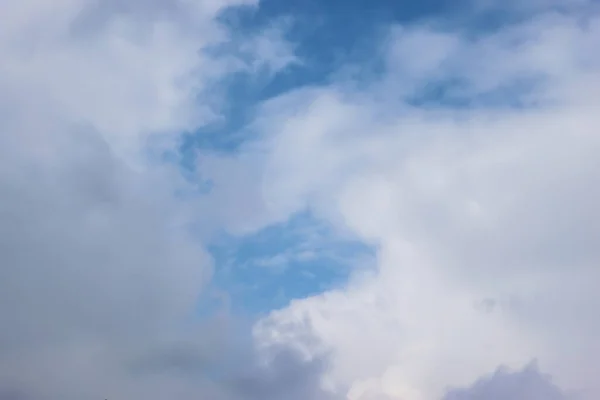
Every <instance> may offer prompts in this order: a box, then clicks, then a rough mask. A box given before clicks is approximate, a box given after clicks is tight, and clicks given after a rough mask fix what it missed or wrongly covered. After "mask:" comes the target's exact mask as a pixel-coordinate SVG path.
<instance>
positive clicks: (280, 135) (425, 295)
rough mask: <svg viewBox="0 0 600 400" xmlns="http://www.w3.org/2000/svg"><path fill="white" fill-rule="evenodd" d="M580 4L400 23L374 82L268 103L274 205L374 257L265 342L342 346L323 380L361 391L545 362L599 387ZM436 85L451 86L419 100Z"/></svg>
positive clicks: (266, 326)
mask: <svg viewBox="0 0 600 400" xmlns="http://www.w3.org/2000/svg"><path fill="white" fill-rule="evenodd" d="M586 11H587V15H585V16H583V15H582V14H581V13H578V14H576V15H575V14H573V15H572V14H557V13H551V12H548V13H543V14H540V15H538V16H536V18H533V19H531V20H528V21H526V22H524V23H522V24H521V25H517V26H512V27H508V28H505V29H502V30H501V31H499V32H496V33H493V34H488V35H483V36H481V37H478V38H475V39H472V38H471V39H469V38H465V37H463V36H461V35H460V34H455V33H452V32H450V33H447V32H442V33H439V32H436V31H435V30H434V28H430V27H427V26H425V27H418V26H417V27H411V28H402V29H395V30H394V32H393V33H392V34H393V35H394V36H393V40H391V41H390V47H389V53H388V54H390V57H389V58H388V59H389V60H391V61H390V64H389V65H388V69H387V70H386V73H385V74H384V76H383V77H382V78H381V80H379V81H377V82H375V83H372V84H371V85H369V86H368V88H367V89H366V90H359V89H356V88H355V87H356V86H354V85H352V84H347V82H343V81H339V82H334V83H333V84H331V85H330V86H328V87H324V88H319V89H310V90H300V91H297V92H295V93H292V94H286V95H284V96H282V97H281V98H279V99H276V100H273V101H271V102H270V103H269V104H267V105H266V106H265V108H264V110H263V113H262V115H261V117H260V118H259V122H258V124H259V126H261V127H262V128H264V129H265V130H266V132H267V134H266V138H265V141H264V148H267V149H268V151H267V152H266V154H267V155H266V159H265V160H263V161H261V163H262V164H261V165H262V167H261V168H263V181H262V182H263V190H262V193H261V194H262V196H264V199H265V200H264V202H265V204H267V205H268V207H270V208H269V209H270V210H271V211H272V212H274V213H278V214H281V213H283V214H285V213H286V212H293V211H294V210H297V209H300V208H302V207H304V206H305V205H308V206H310V207H311V208H312V209H313V210H315V212H316V213H317V214H319V215H320V216H321V217H323V218H326V219H328V220H330V221H332V222H334V223H335V224H337V226H338V227H339V228H340V229H342V230H346V229H350V230H351V231H353V232H354V233H356V234H358V235H360V236H361V237H362V238H363V239H364V240H365V241H367V242H369V243H372V244H375V245H376V246H377V247H378V267H377V268H376V270H375V271H373V273H372V274H367V275H363V274H362V273H361V275H359V276H356V277H355V278H353V279H352V280H351V282H350V283H349V284H348V286H347V287H346V288H344V289H341V290H335V291H331V292H327V293H324V294H322V295H319V296H314V297H311V298H307V299H303V300H298V301H294V302H292V303H291V304H290V305H289V307H287V308H285V309H282V310H279V311H276V312H273V313H272V314H271V315H270V316H269V317H268V318H266V319H265V320H263V321H261V322H260V323H259V324H258V325H257V326H256V329H255V333H256V337H257V340H259V341H260V342H261V343H262V344H263V345H264V346H267V347H268V346H269V345H271V344H273V343H277V344H281V343H284V344H289V345H292V346H296V347H298V348H299V349H302V350H303V351H304V352H305V354H306V355H307V356H308V357H318V356H319V355H320V354H330V355H331V357H332V363H331V366H330V368H329V369H328V371H327V373H326V374H325V375H324V382H325V383H326V384H328V385H329V386H330V388H332V389H334V390H337V391H339V392H341V393H345V392H346V391H347V390H350V392H349V393H350V394H351V396H352V397H353V398H357V399H358V398H364V399H370V398H376V396H384V395H385V396H390V397H391V398H402V399H407V400H416V399H424V400H429V399H439V398H441V397H443V395H444V393H445V391H446V389H447V388H448V387H449V386H467V385H469V384H470V382H472V381H474V380H475V379H477V378H478V377H480V376H481V375H483V374H487V373H489V372H490V371H493V370H494V369H496V367H497V366H499V365H508V366H511V367H515V368H521V367H522V366H523V365H525V364H527V363H528V362H529V361H530V360H531V359H533V358H537V359H538V360H539V364H540V367H541V368H542V370H544V371H548V372H549V373H551V374H552V375H553V376H554V377H555V378H556V380H557V382H558V384H559V385H560V386H562V387H565V388H569V389H571V388H574V389H580V390H582V393H584V395H585V396H588V397H585V398H595V397H596V396H597V395H598V393H600V387H598V385H597V383H596V382H597V380H596V378H595V376H594V374H593V372H592V371H595V370H597V368H598V367H599V365H598V362H597V360H598V358H599V355H600V354H599V353H598V350H599V348H598V346H597V345H596V344H595V343H596V340H595V337H596V335H597V333H598V330H599V328H600V320H599V319H598V318H596V317H595V316H594V312H593V310H595V309H597V308H598V306H600V297H599V296H598V295H597V294H596V290H595V288H594V284H593V282H596V281H597V278H598V272H597V268H596V267H595V266H596V264H597V263H598V262H599V261H600V253H598V250H597V248H598V247H597V246H596V241H597V239H598V238H599V237H600V231H599V230H598V226H600V213H599V212H598V208H597V206H596V204H598V202H599V200H600V192H599V191H598V189H597V187H598V186H599V185H598V184H599V183H600V165H598V160H600V157H599V156H600V135H598V132H597V131H598V127H599V126H600V119H599V117H598V113H597V109H598V106H599V100H598V97H597V95H596V93H598V90H599V89H600V85H599V83H600V79H599V78H600V58H599V57H598V56H597V55H596V53H597V52H596V51H595V49H596V48H597V47H598V45H599V44H600V31H599V27H600V18H599V17H598V15H597V14H596V13H595V11H594V9H593V8H592V7H590V8H588V9H586ZM447 82H454V83H456V84H457V85H456V86H454V87H451V88H450V89H452V90H450V89H448V87H444V86H443V84H444V83H447ZM529 84H531V85H533V88H530V87H528V86H526V85H529ZM432 85H438V86H439V87H440V88H441V89H443V90H446V91H445V92H444V91H441V93H442V94H441V95H438V96H437V98H436V97H435V96H434V97H433V98H430V99H429V100H428V102H427V101H426V102H425V103H424V105H423V106H418V107H415V106H410V105H408V103H407V101H408V100H410V99H411V98H414V97H415V96H419V95H422V94H423V91H424V90H427V89H428V88H431V87H432ZM509 89H510V90H509ZM457 99H458V100H461V101H462V103H461V102H458V100H457ZM425 100H427V99H425ZM515 100H520V101H519V102H517V104H518V105H515ZM465 104H466V105H467V106H465ZM249 151H251V150H249ZM248 157H249V156H248ZM307 338H310V340H308V339H307ZM363 392H364V393H363ZM361 393H363V394H362V395H363V397H360V396H361Z"/></svg>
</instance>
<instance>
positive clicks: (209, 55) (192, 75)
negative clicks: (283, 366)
mask: <svg viewBox="0 0 600 400" xmlns="http://www.w3.org/2000/svg"><path fill="white" fill-rule="evenodd" d="M242 5H244V6H253V5H255V4H254V2H246V1H237V0H232V1H227V0H223V1H201V2H196V1H187V0H180V1H149V2H148V1H106V2H96V1H87V0H62V1H58V2H55V3H53V4H52V6H51V7H49V6H48V4H46V3H45V2H41V1H37V0H27V1H23V2H18V3H10V4H9V3H3V5H1V6H0V13H2V15H3V17H4V18H5V19H6V24H2V27H0V58H2V60H3V62H2V65H1V66H0V132H1V133H0V197H1V198H2V201H1V202H0V221H1V223H0V325H1V326H2V329H1V332H0V359H1V361H0V396H2V398H23V399H59V398H61V399H81V398H111V399H117V398H129V399H142V398H143V399H159V398H173V397H177V396H180V397H198V396H199V395H206V396H209V395H210V393H215V394H216V393H222V392H223V388H222V387H219V385H218V384H217V383H215V382H213V381H212V380H211V378H210V377H206V372H205V371H203V372H202V373H201V374H199V375H200V376H192V378H190V372H189V371H190V370H191V371H192V372H194V371H196V370H195V366H196V365H197V364H198V363H200V361H199V360H202V359H203V360H206V361H205V362H206V363H214V364H215V365H216V364H218V362H219V360H220V358H219V357H220V356H221V354H219V351H218V350H217V349H220V351H222V352H224V351H225V350H223V349H224V348H223V346H224V344H225V343H228V344H230V343H229V342H227V341H225V340H224V339H223V340H220V341H219V340H216V339H211V338H210V337H209V335H208V333H207V331H208V329H209V327H205V328H206V329H205V330H204V331H203V332H202V334H200V335H199V333H198V331H197V330H195V329H197V324H198V322H197V316H196V315H195V313H196V302H197V299H198V296H199V294H200V293H201V291H202V289H203V287H204V286H205V284H206V283H207V282H208V280H209V279H210V276H211V264H212V261H211V259H210V257H209V256H208V254H207V253H206V252H205V250H204V243H202V242H200V241H198V239H197V238H196V237H194V236H193V235H192V233H191V230H190V229H189V226H190V225H191V224H192V223H196V222H197V218H198V216H199V215H200V213H199V212H198V210H197V209H195V208H196V206H195V205H194V204H193V203H192V202H191V200H190V199H189V198H184V197H183V196H180V195H179V193H182V192H184V193H190V192H191V193H193V192H194V190H195V189H194V187H193V186H192V185H191V183H190V182H187V181H185V180H184V179H182V177H181V175H180V173H179V172H178V171H177V170H176V169H175V168H171V167H170V166H169V165H166V164H164V163H160V162H157V160H156V157H155V156H156V154H159V155H160V154H162V152H163V151H167V150H171V149H172V147H173V145H176V144H177V141H178V135H179V134H181V132H182V131H185V130H193V129H195V128H196V127H197V126H198V125H200V124H203V123H206V122H207V121H210V120H211V119H212V118H215V117H216V116H218V114H219V109H220V107H221V106H222V104H221V101H222V95H221V96H220V93H219V88H220V87H221V85H222V81H223V80H224V79H226V78H227V77H228V76H229V75H230V74H232V73H249V74H251V73H252V71H253V70H254V69H255V68H258V67H259V66H261V65H263V66H264V68H267V69H268V70H269V71H271V73H273V72H276V71H277V70H278V69H279V68H284V67H285V65H286V63H287V61H286V60H283V61H282V60H281V59H279V57H280V56H282V57H283V56H285V54H286V52H285V51H284V49H283V48H282V46H283V45H282V44H281V43H276V44H275V46H276V51H274V52H269V51H268V50H269V49H268V42H269V40H271V39H273V40H275V39H274V38H276V37H277V34H276V31H275V30H270V31H269V33H268V37H266V38H261V37H260V33H256V34H252V35H248V36H247V37H246V38H244V40H242V41H239V42H235V43H234V41H233V39H232V36H231V35H230V33H229V31H228V29H227V28H226V27H224V26H223V25H221V24H220V23H218V22H217V19H218V18H217V17H218V16H219V15H220V13H221V11H223V10H225V9H227V8H228V7H231V6H242ZM245 40H247V42H246V41H245ZM255 42H256V43H259V44H260V46H258V47H259V48H258V49H255V47H257V46H254V47H253V46H252V45H251V43H255ZM225 45H227V46H234V47H240V48H242V49H243V51H244V57H245V58H244V59H240V58H239V57H238V55H237V53H235V52H234V54H233V55H231V54H213V52H212V50H214V49H215V48H220V47H223V46H225ZM255 50H256V51H255ZM264 55H267V56H268V57H267V59H265V60H262V59H261V57H263V56H264ZM212 329H214V327H213V328H212ZM188 335H198V336H199V337H200V339H197V338H196V339H194V340H190V339H188V338H187V337H188ZM224 336H226V334H225V333H222V334H221V337H224ZM186 340H188V342H189V343H191V344H189V347H188V348H186V350H185V351H184V353H185V357H181V354H179V355H177V354H176V352H174V351H171V356H169V357H167V356H164V355H163V356H161V353H160V351H161V349H162V348H163V347H165V346H166V347H169V346H171V345H172V346H175V347H177V346H179V343H181V342H185V343H188V342H186ZM203 340H205V341H206V342H203ZM173 343H174V344H173ZM207 343H211V345H212V346H207ZM156 353H159V355H158V356H153V355H154V354H156ZM161 357H162V358H161ZM139 360H144V362H146V361H147V364H149V365H147V366H146V367H147V368H146V369H144V368H142V369H141V371H144V372H143V373H141V372H140V369H139V368H137V367H139V362H138V361H139ZM157 360H162V361H157ZM203 362H204V361H203ZM161 363H162V365H179V366H180V367H181V368H180V369H177V371H178V372H177V373H175V374H172V373H170V372H164V371H163V370H162V369H160V368H159V370H160V373H152V374H150V373H149V372H147V371H148V369H152V368H150V367H151V366H156V365H161ZM134 366H135V367H136V368H137V369H136V368H134ZM156 368H158V367H156ZM167 369H168V368H167ZM181 369H184V370H186V372H185V373H183V372H181ZM195 373H197V372H195ZM192 375H193V374H192ZM223 396H225V395H224V394H223ZM209 397H210V396H209ZM223 398H227V399H235V397H223Z"/></svg>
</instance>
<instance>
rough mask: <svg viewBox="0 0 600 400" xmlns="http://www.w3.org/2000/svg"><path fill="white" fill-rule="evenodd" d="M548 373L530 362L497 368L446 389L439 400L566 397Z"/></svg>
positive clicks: (557, 399) (559, 399) (562, 399)
mask: <svg viewBox="0 0 600 400" xmlns="http://www.w3.org/2000/svg"><path fill="white" fill-rule="evenodd" d="M567 398H568V397H567V396H566V394H565V393H563V392H562V391H561V390H560V389H559V388H558V387H557V386H556V385H555V384H554V383H552V381H551V379H550V377H548V376H546V375H544V374H542V373H541V372H540V371H539V369H538V367H537V365H536V364H535V363H532V364H530V365H528V366H527V367H525V368H524V369H523V370H521V371H516V372H511V371H508V370H507V369H505V368H499V369H498V370H497V371H496V372H495V373H494V374H492V375H491V376H488V377H485V378H481V379H479V380H478V381H477V382H475V383H474V384H473V385H472V386H471V387H469V388H463V389H453V390H450V391H449V392H448V393H447V394H446V396H444V398H443V400H509V399H510V400H567Z"/></svg>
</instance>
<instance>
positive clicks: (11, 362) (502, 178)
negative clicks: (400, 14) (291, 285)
mask: <svg viewBox="0 0 600 400" xmlns="http://www.w3.org/2000/svg"><path fill="white" fill-rule="evenodd" d="M534 3H535V4H534ZM550 3H552V4H550ZM568 5H569V7H565V8H564V9H563V10H557V9H556V7H555V4H554V3H553V2H546V1H536V2H531V7H526V8H527V12H528V13H531V15H530V18H528V19H526V20H519V21H520V22H516V23H511V24H508V25H506V26H502V27H501V28H498V29H496V30H493V31H486V32H473V31H467V30H461V29H460V28H456V27H454V28H449V27H448V26H446V25H444V24H442V23H438V22H439V21H429V22H427V23H419V24H412V25H405V26H392V27H389V29H387V30H386V32H387V34H386V35H385V37H384V38H383V39H382V40H381V41H380V43H376V45H375V47H376V48H377V51H376V53H377V54H378V55H379V58H380V59H378V60H377V61H378V62H377V63H376V64H377V65H376V66H374V65H373V63H371V62H365V65H358V68H359V69H360V68H363V69H364V70H362V71H361V73H360V74H357V75H353V74H352V71H354V70H355V69H353V68H348V70H347V71H345V72H346V73H344V74H340V75H335V76H334V77H332V78H331V80H330V81H329V82H328V83H327V84H324V85H321V86H313V87H303V88H299V89H296V90H293V91H290V92H287V93H284V94H282V95H280V96H278V97H276V98H273V99H270V100H268V101H265V102H264V104H261V105H260V107H259V110H258V113H257V115H256V116H255V118H254V120H253V121H252V122H251V124H250V126H248V127H246V129H247V131H248V132H253V133H255V134H256V136H255V137H253V139H255V140H252V141H251V142H250V143H249V144H247V145H246V146H243V147H242V149H241V150H240V151H239V152H237V153H235V154H230V155H222V154H220V155H215V154H207V153H201V157H200V160H199V171H200V172H201V175H202V179H209V180H211V183H212V184H213V188H212V190H211V191H210V193H209V194H206V195H202V196H199V195H198V192H197V187H196V186H195V185H194V182H190V180H189V179H184V178H183V176H182V175H181V173H180V172H179V171H178V169H177V168H173V167H172V166H170V165H169V164H167V163H162V162H159V161H160V160H161V157H162V155H163V153H164V152H165V151H168V150H173V149H174V148H176V145H177V143H178V138H179V135H180V134H181V133H182V132H185V131H191V130H194V129H195V128H197V127H198V126H200V125H202V124H204V123H206V122H209V121H214V120H215V119H218V118H219V116H220V114H219V110H220V109H221V107H223V106H224V105H225V104H227V101H228V99H227V96H226V93H225V91H224V90H221V89H222V86H221V85H222V82H223V80H226V79H227V78H228V77H230V76H232V74H236V73H245V74H253V73H256V72H264V71H267V72H273V71H277V70H279V69H281V68H284V67H285V66H286V65H288V64H289V63H292V62H295V61H296V57H295V56H294V54H293V52H292V50H291V49H292V48H293V45H292V44H290V43H287V42H286V41H285V40H284V39H283V36H284V35H282V34H281V32H280V30H279V29H280V28H278V27H277V25H274V26H275V28H272V29H267V30H266V31H264V32H259V33H256V34H255V35H250V36H248V37H238V36H236V35H235V34H233V33H232V32H231V31H230V30H229V29H228V28H227V27H226V26H224V25H223V24H221V23H219V22H218V17H219V15H220V13H221V12H222V11H224V10H227V9H228V8H229V7H235V6H256V4H255V3H254V2H247V1H243V0H240V1H237V0H231V1H228V0H219V1H200V2H197V1H188V0H177V1H167V0H164V1H163V0H154V1H120V0H111V1H105V2H96V1H91V0H89V1H87V0H61V1H59V2H54V3H53V4H52V7H50V6H49V5H48V4H45V3H44V2H41V1H38V0H27V1H21V2H19V3H18V4H17V3H14V4H10V5H9V4H8V3H7V4H6V5H2V6H0V12H1V13H2V15H3V16H5V19H6V21H9V22H7V23H6V24H3V25H2V27H0V59H2V63H0V132H1V133H0V198H1V199H2V201H1V202H0V222H1V223H0V326H2V329H1V330H0V399H4V398H6V399H36V400H37V399H48V400H54V399H59V398H60V399H67V400H69V399H82V398H84V399H87V398H98V397H100V398H109V399H119V398H128V399H134V400H135V399H145V400H146V399H150V400H153V399H157V400H158V399H163V398H164V399H166V398H169V399H170V398H174V397H178V398H197V397H202V398H204V397H205V398H211V399H217V400H252V399H267V400H269V399H273V400H276V399H277V400H278V399H282V398H285V399H291V400H293V399H313V400H330V399H331V400H333V399H336V400H337V399H344V398H346V399H350V400H375V399H405V400H437V399H443V400H462V399H465V400H466V399H472V400H476V399H480V398H481V399H483V398H486V399H493V398H494V396H496V397H498V396H500V397H498V398H506V397H509V398H514V399H520V398H521V399H523V400H537V399H541V398H544V399H551V400H553V399H557V400H559V399H565V398H566V394H565V393H571V392H572V391H576V392H577V393H579V394H581V398H583V399H593V398H596V397H597V396H598V394H600V387H599V386H598V384H597V379H596V377H595V376H594V374H593V371H595V370H596V369H598V367H600V366H599V365H598V362H597V360H598V359H599V356H600V348H599V347H598V345H597V344H596V337H597V336H598V334H599V333H600V320H598V318H597V317H595V314H596V313H595V310H597V309H598V307H599V306H600V297H598V295H597V292H596V287H595V286H596V285H595V282H596V281H597V278H599V276H598V271H597V268H596V265H597V263H598V261H600V253H599V252H598V247H597V246H596V242H597V239H598V238H600V228H599V227H600V213H599V212H598V208H597V204H598V203H599V200H600V191H599V189H598V188H599V187H600V185H599V184H600V165H599V162H600V161H599V160H600V157H599V156H600V136H599V135H598V133H597V130H598V129H597V128H598V126H600V119H599V117H598V113H597V111H596V110H597V109H598V107H599V106H600V100H599V99H598V96H597V93H598V91H599V90H600V84H599V82H600V79H599V78H600V57H599V56H597V55H596V53H597V51H596V49H597V48H598V47H599V45H600V15H599V14H598V10H597V9H596V7H595V6H594V4H593V3H591V2H586V1H578V2H575V1H573V2H569V4H568ZM483 6H485V4H484V5H483ZM369 68H372V69H369ZM157 159H159V160H157ZM198 179H199V180H200V178H198ZM240 199H243V201H242V200H240ZM242 202H243V204H242ZM306 210H309V211H310V212H311V214H312V215H314V216H315V218H319V219H320V220H322V221H324V222H325V223H327V224H328V226H332V227H334V228H335V230H336V232H337V233H339V235H340V237H343V238H347V237H351V238H358V239H360V240H361V241H362V242H364V243H365V244H366V245H369V246H372V247H373V248H374V249H375V252H376V266H375V267H374V268H370V266H365V267H364V268H357V270H356V272H355V273H354V274H353V275H352V276H351V278H350V280H349V282H348V283H347V284H346V285H344V286H343V287H338V288H335V289H332V290H328V291H326V292H324V293H321V294H319V295H315V296H311V297H309V298H305V299H299V300H296V301H293V302H291V303H290V304H289V306H287V307H285V308H283V309H281V310H274V311H272V312H270V313H269V314H268V315H267V316H265V317H264V318H261V319H260V320H259V321H258V322H257V323H256V324H255V325H254V327H253V337H252V338H251V340H249V339H248V338H245V339H241V338H240V337H239V336H241V335H238V334H237V332H238V330H240V331H243V329H238V326H237V325H235V324H234V326H233V328H232V327H231V326H229V324H231V323H232V322H231V319H230V318H229V317H223V318H224V319H222V320H219V319H217V320H208V321H204V322H203V323H200V322H198V318H197V315H196V305H197V304H196V303H197V299H198V296H199V294H200V293H202V290H203V288H204V287H205V285H206V284H207V282H208V281H209V280H210V276H211V269H212V265H211V263H212V261H211V259H210V257H209V256H208V254H207V253H206V251H205V247H204V246H205V244H206V243H204V242H203V240H204V239H206V237H208V236H210V233H211V232H214V231H217V230H220V229H222V230H226V231H228V232H230V233H233V234H238V235H242V234H246V233H252V232H255V231H257V230H260V229H261V228H263V227H265V226H269V225H271V224H273V223H277V222H281V221H286V220H287V219H289V218H290V217H291V216H293V215H297V214H298V213H302V212H306ZM192 225H195V226H197V225H202V226H201V227H200V228H199V229H198V231H200V233H201V234H200V235H199V236H200V237H198V235H195V234H194V233H197V232H195V231H194V230H192V229H190V227H191V226H192ZM248 341H252V342H251V343H248ZM532 359H537V360H538V362H539V366H540V369H541V370H542V371H544V372H548V373H550V374H551V375H552V376H553V379H555V381H556V386H554V384H552V383H550V382H549V381H548V380H547V379H546V377H545V376H542V375H541V373H539V372H538V370H537V369H536V368H534V367H526V368H524V369H522V370H520V369H521V368H523V366H526V365H528V364H529V363H530V362H531V360H532ZM501 365H506V366H507V367H508V368H512V369H513V370H517V371H520V372H515V373H509V372H505V370H499V371H498V372H497V373H495V374H494V375H491V376H488V374H489V373H490V372H491V371H495V370H497V368H498V367H499V366H501ZM482 376H483V377H484V378H481V377H482ZM473 382H476V383H475V384H473ZM449 387H455V388H457V387H458V388H460V387H462V388H467V389H452V390H448V388H449ZM558 387H560V388H562V389H560V390H559V389H558ZM502 396H503V397H502Z"/></svg>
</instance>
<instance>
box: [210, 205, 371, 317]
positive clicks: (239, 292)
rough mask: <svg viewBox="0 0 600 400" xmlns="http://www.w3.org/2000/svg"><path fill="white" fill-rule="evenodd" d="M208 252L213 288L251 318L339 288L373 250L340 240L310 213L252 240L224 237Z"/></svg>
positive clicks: (274, 226)
mask: <svg viewBox="0 0 600 400" xmlns="http://www.w3.org/2000/svg"><path fill="white" fill-rule="evenodd" d="M210 250H211V253H212V255H213V257H214V259H215V264H216V267H215V276H214V279H213V285H214V288H215V289H217V291H218V290H223V291H226V292H227V293H228V295H229V300H230V302H231V303H230V306H231V307H232V310H233V311H234V312H237V313H251V314H253V313H262V312H266V311H268V310H272V309H275V308H279V307H283V306H284V305H286V304H287V303H289V302H290V301H291V300H293V299H296V298H303V297H306V296H309V295H313V294H317V293H320V292H322V291H325V290H327V289H330V288H332V287H336V286H338V285H343V284H344V283H345V282H346V280H347V278H348V275H349V274H350V273H351V271H353V270H355V269H356V268H359V267H361V266H369V265H370V262H371V260H372V257H373V255H374V252H373V249H372V248H370V247H368V246H366V245H365V244H363V243H361V242H360V241H358V240H354V239H352V238H345V237H341V236H340V235H339V233H337V232H334V231H333V230H332V228H331V227H329V226H327V225H326V224H325V223H323V222H322V221H319V220H317V219H315V218H314V217H313V216H312V215H311V214H310V213H309V212H303V213H299V214H297V215H295V216H293V217H292V218H290V219H289V220H288V221H286V222H284V223H280V224H277V225H273V226H270V227H267V228H265V229H263V230H261V231H259V232H257V233H255V234H252V235H247V236H242V237H234V236H231V235H223V236H222V237H221V238H220V239H219V240H217V241H216V242H215V243H214V244H213V245H212V246H211V249H210ZM210 304H211V303H210V302H209V303H204V304H203V307H207V306H208V307H210Z"/></svg>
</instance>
